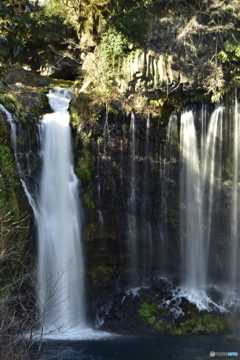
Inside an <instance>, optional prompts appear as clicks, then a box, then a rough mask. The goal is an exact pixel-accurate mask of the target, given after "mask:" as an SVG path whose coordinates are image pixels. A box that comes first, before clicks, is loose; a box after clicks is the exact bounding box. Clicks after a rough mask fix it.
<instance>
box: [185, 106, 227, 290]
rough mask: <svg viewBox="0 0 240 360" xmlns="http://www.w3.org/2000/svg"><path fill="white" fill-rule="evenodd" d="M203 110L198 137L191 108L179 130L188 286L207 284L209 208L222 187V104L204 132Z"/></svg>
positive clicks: (186, 281)
mask: <svg viewBox="0 0 240 360" xmlns="http://www.w3.org/2000/svg"><path fill="white" fill-rule="evenodd" d="M202 112H203V115H202V119H200V121H201V136H200V140H198V136H197V131H196V126H195V119H194V113H193V111H192V110H186V111H185V112H183V114H182V116H181V132H180V146H181V158H180V161H181V173H180V222H181V258H182V276H183V279H182V282H183V284H185V285H186V286H187V287H189V288H191V289H198V288H202V289H205V287H206V285H207V277H208V265H209V247H210V240H211V225H212V208H213V206H214V204H215V202H216V199H217V197H218V192H219V187H220V186H221V185H220V184H221V144H222V138H221V137H222V130H221V129H222V107H221V106H217V107H216V109H215V111H214V112H213V114H212V116H211V118H210V120H209V125H208V130H207V132H206V124H205V119H206V117H205V116H204V109H202ZM199 143H200V144H199Z"/></svg>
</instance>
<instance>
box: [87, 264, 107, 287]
mask: <svg viewBox="0 0 240 360" xmlns="http://www.w3.org/2000/svg"><path fill="white" fill-rule="evenodd" d="M112 274H113V269H112V268H110V267H107V266H102V265H100V266H98V267H97V268H95V269H93V270H91V271H90V275H91V279H92V282H93V284H94V285H98V286H108V285H109V283H110V282H111V278H112Z"/></svg>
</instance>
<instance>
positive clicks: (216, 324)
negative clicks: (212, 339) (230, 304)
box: [175, 314, 227, 335]
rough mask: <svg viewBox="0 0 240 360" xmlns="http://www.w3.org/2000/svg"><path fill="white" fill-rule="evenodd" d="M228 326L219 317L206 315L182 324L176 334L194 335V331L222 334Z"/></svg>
mask: <svg viewBox="0 0 240 360" xmlns="http://www.w3.org/2000/svg"><path fill="white" fill-rule="evenodd" d="M226 325H227V324H226V322H225V321H224V320H222V319H220V318H219V317H218V316H214V315H210V314H206V315H203V316H197V317H193V318H192V319H188V320H186V321H184V322H182V323H180V324H179V327H178V328H177V330H176V331H175V333H176V334H177V335H181V334H182V333H192V332H193V331H194V329H199V331H201V332H204V333H220V332H222V331H223V330H224V329H225V328H226Z"/></svg>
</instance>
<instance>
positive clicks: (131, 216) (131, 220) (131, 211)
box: [128, 113, 139, 285]
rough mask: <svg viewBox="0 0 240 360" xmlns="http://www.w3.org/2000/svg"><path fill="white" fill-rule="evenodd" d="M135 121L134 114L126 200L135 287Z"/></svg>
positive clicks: (137, 276) (136, 257)
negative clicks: (128, 188) (128, 186)
mask: <svg viewBox="0 0 240 360" xmlns="http://www.w3.org/2000/svg"><path fill="white" fill-rule="evenodd" d="M135 123H136V119H135V115H134V113H132V115H131V124H130V135H131V164H130V166H131V179H130V194H129V200H128V238H129V247H130V257H131V264H130V265H131V269H132V272H131V279H130V284H131V285H136V284H137V283H138V280H139V274H138V247H137V204H136V190H137V189H136V187H137V184H136V124H135Z"/></svg>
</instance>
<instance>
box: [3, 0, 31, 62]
mask: <svg viewBox="0 0 240 360" xmlns="http://www.w3.org/2000/svg"><path fill="white" fill-rule="evenodd" d="M29 13H30V8H29V7H28V5H27V3H26V2H25V1H21V0H20V1H18V2H16V1H13V0H12V1H6V0H2V2H1V4H0V24H1V26H0V36H1V37H0V50H2V52H4V50H5V49H6V48H7V47H10V52H11V56H12V57H13V58H14V57H16V56H17V55H18V54H19V52H20V51H21V50H22V49H23V47H24V36H25V35H26V32H27V29H28V28H29V21H28V20H29V17H28V15H29Z"/></svg>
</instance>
